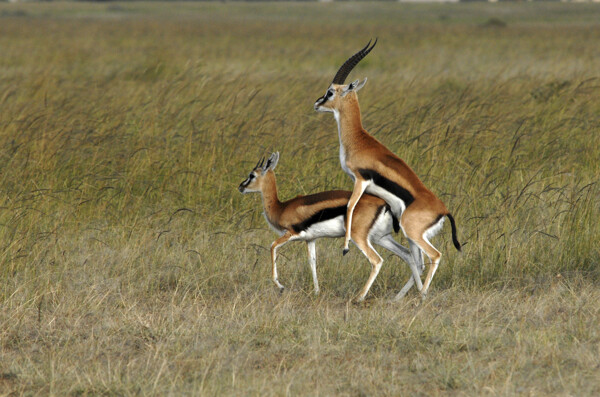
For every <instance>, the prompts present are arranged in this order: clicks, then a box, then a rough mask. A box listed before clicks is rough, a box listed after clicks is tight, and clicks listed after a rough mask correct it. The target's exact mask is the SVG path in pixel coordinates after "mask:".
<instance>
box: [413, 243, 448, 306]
mask: <svg viewBox="0 0 600 397" xmlns="http://www.w3.org/2000/svg"><path fill="white" fill-rule="evenodd" d="M416 243H417V244H418V245H419V247H420V248H421V249H422V250H423V252H425V254H427V256H428V257H429V259H430V260H431V266H430V267H429V271H428V272H427V277H426V278H425V282H424V283H423V289H422V290H421V297H422V298H423V299H425V298H426V297H427V291H428V290H429V286H430V285H431V280H433V275H434V274H435V272H436V271H437V268H438V265H439V264H440V259H441V258H442V254H441V253H440V252H439V251H438V250H437V249H435V247H434V246H433V245H431V243H430V242H429V241H427V239H425V238H424V237H421V238H420V239H418V240H417V241H416Z"/></svg>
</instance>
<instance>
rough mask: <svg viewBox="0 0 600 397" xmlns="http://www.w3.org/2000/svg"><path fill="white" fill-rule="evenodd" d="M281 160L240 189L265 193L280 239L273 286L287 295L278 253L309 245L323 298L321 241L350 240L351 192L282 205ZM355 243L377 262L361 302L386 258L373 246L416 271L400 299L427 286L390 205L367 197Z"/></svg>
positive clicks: (359, 210)
mask: <svg viewBox="0 0 600 397" xmlns="http://www.w3.org/2000/svg"><path fill="white" fill-rule="evenodd" d="M278 161H279V152H276V153H273V154H271V156H270V157H269V159H268V160H267V163H266V164H265V165H264V167H263V163H264V158H263V159H262V160H261V161H259V162H258V164H256V166H255V167H254V169H253V170H252V172H250V175H248V178H246V180H244V181H243V182H242V183H241V184H240V186H239V187H238V190H239V191H240V192H242V193H249V192H260V193H261V194H262V201H263V207H264V215H265V218H266V219H267V223H268V224H269V226H271V228H272V229H273V230H275V232H277V233H278V234H279V235H280V237H279V238H278V239H277V240H275V241H274V242H273V244H272V245H271V264H272V266H273V267H272V271H273V281H274V282H275V284H276V285H277V287H278V288H279V289H280V291H283V288H284V287H283V285H281V283H280V282H279V280H278V277H277V264H276V260H277V249H278V248H279V247H281V246H282V245H284V244H285V243H287V242H288V241H296V240H300V241H306V243H307V245H308V258H309V262H310V269H311V271H312V277H313V283H314V287H315V294H318V293H319V282H318V280H317V255H316V249H315V240H316V239H318V238H322V237H342V236H344V231H345V229H344V218H345V215H346V208H347V205H348V199H349V198H350V195H351V192H347V191H346V192H345V191H340V190H332V191H328V192H321V193H316V194H311V195H308V196H298V197H296V198H293V199H291V200H288V201H285V202H281V201H279V198H278V197H277V183H276V181H275V173H274V172H273V170H274V169H275V167H276V166H277V162H278ZM353 226H354V227H353V229H352V235H351V237H352V240H353V241H354V243H355V244H356V246H357V247H358V248H360V250H361V251H362V252H363V254H365V256H366V257H367V259H368V260H369V262H370V263H371V274H370V275H369V279H368V280H367V283H366V284H365V286H364V287H363V288H362V290H361V291H360V293H359V295H358V297H357V299H356V300H357V301H362V300H364V299H365V296H366V295H367V293H368V292H369V289H370V288H371V285H372V284H373V281H375V277H377V273H379V269H381V265H382V264H383V259H382V258H381V256H379V254H378V253H377V251H375V249H374V248H373V246H372V244H371V243H372V242H373V243H376V244H378V245H380V246H382V247H383V248H386V249H388V250H390V251H391V252H393V253H394V254H396V255H398V256H399V257H400V258H402V259H403V260H404V261H406V262H407V263H408V264H409V266H410V268H411V271H412V276H411V278H410V279H409V280H408V282H407V283H406V285H404V287H403V288H402V290H401V291H400V292H399V293H398V295H397V296H396V298H400V297H402V296H404V295H405V294H406V293H407V292H408V290H409V289H410V288H411V287H412V286H413V284H414V283H415V281H416V282H417V284H418V285H421V278H420V276H421V274H422V272H423V267H422V266H416V265H415V264H414V263H413V261H412V260H411V254H410V252H409V251H408V249H406V248H405V247H403V246H402V245H400V244H398V243H397V242H396V241H395V240H394V239H393V238H392V236H391V233H392V231H395V232H398V231H399V230H400V226H399V224H398V219H397V218H396V217H395V216H394V215H393V214H392V212H391V210H390V207H389V205H387V204H386V203H385V201H384V200H382V199H380V198H378V197H375V196H371V195H368V194H366V195H364V196H363V198H362V199H361V200H360V202H359V203H358V205H356V208H355V211H354V220H353Z"/></svg>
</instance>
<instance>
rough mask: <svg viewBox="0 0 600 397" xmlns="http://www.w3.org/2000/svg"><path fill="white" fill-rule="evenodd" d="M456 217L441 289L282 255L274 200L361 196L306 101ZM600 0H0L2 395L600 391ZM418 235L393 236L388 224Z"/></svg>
mask: <svg viewBox="0 0 600 397" xmlns="http://www.w3.org/2000/svg"><path fill="white" fill-rule="evenodd" d="M372 37H378V38H379V43H378V45H377V47H376V48H375V49H374V50H373V52H372V53H371V54H370V55H369V56H368V57H367V58H366V59H365V60H364V61H362V62H361V63H360V65H359V66H358V67H357V68H356V69H355V70H354V71H353V73H352V74H351V76H350V80H353V79H356V78H363V77H368V78H369V80H368V82H367V84H366V86H365V87H364V88H363V89H362V90H361V91H360V92H359V98H360V102H361V106H362V113H363V122H364V125H365V127H366V128H367V129H368V130H369V131H370V132H371V133H372V134H373V135H374V136H375V137H377V138H378V139H379V140H380V141H382V142H383V143H384V144H386V145H387V146H388V147H389V148H390V149H392V150H393V151H394V152H395V153H396V154H398V155H399V156H400V157H401V158H403V159H404V160H405V161H406V162H407V163H408V164H410V165H411V166H412V168H413V169H414V170H415V171H416V173H417V174H418V175H419V176H420V177H421V179H422V180H423V181H424V182H425V184H426V185H427V186H428V187H430V188H431V190H433V191H434V192H435V193H436V194H437V195H438V196H439V197H440V198H441V199H442V200H443V201H444V202H445V203H446V205H447V206H448V208H449V209H450V211H451V212H452V213H453V215H454V217H455V219H456V221H457V226H458V236H459V239H460V240H461V242H462V243H463V244H464V247H463V252H462V253H458V252H457V251H456V250H455V249H454V247H453V246H452V242H451V239H450V227H449V225H448V224H446V225H445V227H444V229H443V231H442V232H441V233H440V234H439V235H438V236H437V237H436V238H435V239H434V240H433V242H434V244H435V245H436V246H437V247H438V248H439V249H440V250H441V251H442V253H443V257H442V262H441V265H440V268H439V270H438V273H437V274H436V276H435V278H434V280H433V284H432V287H431V290H430V293H429V296H428V298H427V300H425V301H424V302H421V299H420V297H419V294H418V293H417V292H416V291H414V290H413V291H411V292H409V294H408V295H407V296H406V297H405V298H404V300H402V301H400V302H398V303H390V299H389V298H390V297H392V296H393V295H394V294H395V293H397V292H398V290H399V289H400V288H401V286H402V285H403V283H404V282H405V281H406V279H407V278H408V277H409V270H408V266H406V264H404V263H402V262H401V261H400V260H399V258H397V257H394V256H392V255H390V254H389V253H386V252H385V251H383V250H380V252H381V253H382V255H383V256H384V259H385V263H384V265H383V268H382V271H381V273H380V274H379V276H378V278H377V280H376V282H375V284H374V285H373V288H372V289H371V292H370V294H369V296H368V300H367V302H366V303H365V304H361V305H354V304H352V303H349V301H350V300H351V298H353V297H354V295H355V294H356V293H357V292H358V290H359V289H360V287H361V286H362V285H363V283H364V282H365V280H366V278H367V276H368V273H369V271H370V266H369V264H368V262H367V261H366V259H365V258H364V257H363V256H362V255H361V253H360V252H359V250H358V249H357V248H356V247H351V251H350V254H349V255H346V256H345V257H342V254H341V251H342V241H341V240H339V239H337V240H327V241H319V242H318V243H317V271H318V274H319V280H320V283H321V294H320V295H319V296H318V297H315V296H313V295H312V282H311V276H310V271H309V269H308V259H307V255H306V248H305V246H304V245H303V244H302V243H292V244H289V245H288V246H286V247H284V248H282V249H281V250H280V260H279V272H280V281H281V282H282V283H283V284H284V285H285V286H286V287H287V288H286V291H285V292H284V293H283V294H281V295H280V294H279V292H278V291H277V289H276V288H275V286H274V285H273V283H272V282H271V280H270V253H269V246H270V243H271V242H272V241H273V240H274V238H275V235H274V234H273V232H272V231H271V230H270V229H269V228H268V227H267V225H266V223H265V221H264V219H263V216H262V207H261V203H260V198H259V196H258V195H256V194H254V195H252V194H250V195H241V194H240V193H239V192H238V191H237V186H238V184H239V183H240V182H241V181H242V180H243V179H244V178H246V176H247V175H248V173H249V172H250V171H251V169H252V168H253V166H254V164H255V163H256V161H257V160H258V159H259V158H260V157H261V156H263V155H268V154H269V153H270V152H271V151H276V150H277V151H279V152H280V153H281V159H280V161H279V165H278V167H277V170H276V174H277V178H278V184H279V196H280V198H282V199H288V198H291V197H294V196H295V195H298V194H309V193H314V192H318V191H322V190H328V189H351V187H352V182H351V180H350V179H349V178H348V177H347V176H346V175H345V174H344V173H343V171H342V170H341V167H340V165H339V159H338V147H339V146H338V145H339V144H338V138H337V128H336V125H335V121H334V119H333V117H331V115H329V114H318V113H316V112H314V110H313V108H312V106H313V103H314V101H315V100H316V99H317V98H318V97H319V96H321V95H323V94H324V92H325V90H326V89H327V87H328V85H329V83H330V81H331V79H332V78H333V75H334V74H335V72H336V70H337V68H338V67H339V65H340V64H341V63H342V62H343V61H344V60H345V59H346V58H347V57H348V56H349V55H351V54H352V53H353V52H354V51H356V50H358V49H360V48H361V47H362V46H363V45H364V44H366V42H367V41H368V39H369V38H372ZM599 39H600V6H599V5H589V4H575V5H569V4H558V3H557V4H550V3H545V4H454V5H449V4H438V5H407V4H398V3H339V4H337V3H328V4H317V3H312V4H308V3H303V4H297V3H290V4H287V3H275V4H267V3H262V4H261V3H258V4H244V3H218V4H217V3H201V4H198V3H168V4H167V3H109V4H79V3H52V4H49V3H43V4H8V3H0V395H11V396H12V395H15V396H17V395H61V396H64V395H71V396H95V395H105V396H113V395H114V396H130V395H261V396H263V395H287V394H289V395H341V396H355V395H423V396H436V395H490V396H494V395H528V396H542V395H565V396H566V395H577V396H584V395H598V394H600V327H599V325H600V304H599V303H600V290H599V286H600V270H599V262H600V248H599V247H600V246H599V242H600V223H599V222H598V219H599V217H600V199H599V194H600V187H599V185H598V178H599V177H598V176H599V175H600V161H599V159H600V138H599V137H600V134H599V132H600V47H599V45H598V40H599ZM396 238H397V239H398V241H400V242H401V243H402V244H404V245H406V244H407V243H406V240H405V239H404V237H403V236H402V234H401V233H400V234H398V235H397V236H396Z"/></svg>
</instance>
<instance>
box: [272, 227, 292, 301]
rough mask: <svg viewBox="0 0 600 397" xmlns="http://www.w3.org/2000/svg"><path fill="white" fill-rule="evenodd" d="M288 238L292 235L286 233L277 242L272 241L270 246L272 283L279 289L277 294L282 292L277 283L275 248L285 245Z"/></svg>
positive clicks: (280, 286)
mask: <svg viewBox="0 0 600 397" xmlns="http://www.w3.org/2000/svg"><path fill="white" fill-rule="evenodd" d="M290 238H292V234H291V233H290V232H286V233H285V234H284V235H283V236H281V237H279V238H278V239H277V240H275V241H273V244H271V263H272V265H273V282H274V283H275V285H277V288H279V292H283V288H284V287H283V285H281V284H280V283H279V280H278V279H277V263H276V259H277V248H279V247H281V246H282V245H284V244H285V243H287V242H288V241H289V240H290Z"/></svg>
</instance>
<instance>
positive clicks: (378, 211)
mask: <svg viewBox="0 0 600 397" xmlns="http://www.w3.org/2000/svg"><path fill="white" fill-rule="evenodd" d="M384 210H387V204H384V205H382V206H379V207H378V208H377V212H376V213H375V216H374V217H373V220H372V221H371V225H369V231H370V230H371V229H373V226H375V222H377V218H379V215H381V213H382V212H383V211H384Z"/></svg>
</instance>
